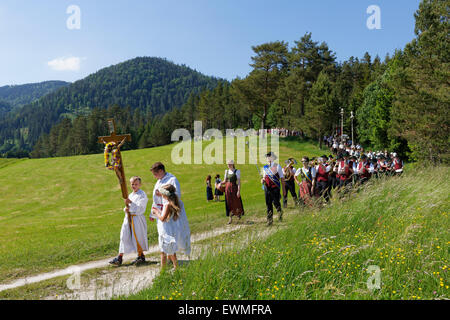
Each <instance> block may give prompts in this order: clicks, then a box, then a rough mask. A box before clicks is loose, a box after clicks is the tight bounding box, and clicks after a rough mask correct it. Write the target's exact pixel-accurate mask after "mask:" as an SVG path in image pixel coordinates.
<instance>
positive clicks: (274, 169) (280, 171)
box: [263, 162, 284, 179]
mask: <svg viewBox="0 0 450 320" xmlns="http://www.w3.org/2000/svg"><path fill="white" fill-rule="evenodd" d="M269 168H270V170H271V171H272V172H273V173H274V174H276V173H278V176H279V177H280V179H281V178H284V174H283V168H282V167H281V166H280V165H279V164H278V163H276V162H272V163H271V164H269ZM265 177H266V172H265V170H264V169H263V178H265Z"/></svg>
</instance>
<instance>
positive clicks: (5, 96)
mask: <svg viewBox="0 0 450 320" xmlns="http://www.w3.org/2000/svg"><path fill="white" fill-rule="evenodd" d="M68 85H70V82H65V81H58V80H52V81H43V82H38V83H26V84H20V85H8V86H2V87H0V100H1V101H5V102H7V103H8V104H9V105H10V106H11V108H12V109H14V108H17V107H21V106H24V105H26V104H29V103H32V102H34V101H36V100H38V99H39V98H41V97H43V96H45V95H46V94H49V93H50V92H53V91H55V90H58V89H59V88H61V87H65V86H68Z"/></svg>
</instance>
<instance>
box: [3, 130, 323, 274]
mask: <svg viewBox="0 0 450 320" xmlns="http://www.w3.org/2000/svg"><path fill="white" fill-rule="evenodd" d="M269 141H270V140H269ZM208 144H209V143H208V142H205V147H206V146H207V145H208ZM173 146H174V145H168V146H163V147H158V148H150V149H141V150H134V151H125V152H122V156H123V161H124V165H125V174H126V177H127V179H128V178H129V177H130V176H132V175H139V176H141V177H142V179H143V187H142V189H143V190H144V191H145V192H146V193H147V195H148V196H149V197H150V198H151V195H152V191H153V187H154V184H155V182H156V181H155V179H154V177H153V176H152V174H151V172H150V170H149V168H150V166H151V165H152V164H153V163H154V162H156V161H162V162H163V163H164V164H165V165H166V169H167V171H168V172H171V173H173V174H174V175H176V176H177V177H178V180H179V181H180V184H181V190H182V200H183V201H184V202H185V206H186V210H187V214H188V219H189V223H190V226H191V231H192V233H198V232H201V231H204V230H210V229H211V228H216V227H222V226H224V225H225V224H226V222H227V219H226V217H225V207H224V203H223V202H218V203H216V202H211V203H207V201H206V190H205V189H206V188H205V179H206V176H207V175H208V174H210V175H212V176H214V175H215V174H217V173H218V174H220V175H221V177H223V173H224V171H225V169H226V166H225V165H223V164H212V165H206V164H202V165H183V164H181V165H175V164H173V163H172V162H171V152H172V148H173ZM191 152H192V155H193V152H194V148H192V150H191ZM280 153H281V157H280V158H281V162H284V160H285V159H287V158H288V157H291V156H294V157H296V158H297V159H298V158H301V156H303V155H308V156H318V155H321V154H323V153H324V151H321V150H319V149H318V148H317V147H316V146H315V145H313V144H311V143H309V142H304V141H299V140H296V139H294V140H293V139H290V140H285V141H283V140H282V141H281V142H280ZM247 157H248V152H247ZM192 159H193V158H192ZM237 167H238V169H240V170H241V171H242V193H241V194H242V198H243V203H244V208H245V210H246V216H245V218H253V217H257V216H260V217H264V211H265V209H264V208H265V205H264V194H263V192H262V190H261V185H260V182H259V180H260V179H259V176H258V174H257V172H256V169H255V166H254V165H250V164H247V165H238V166H237ZM222 200H223V197H222ZM150 202H151V200H150ZM150 205H151V204H149V207H150ZM123 206H124V204H123V200H122V199H121V193H120V188H119V184H118V181H117V178H116V176H115V174H114V173H113V172H112V171H109V170H107V169H105V167H104V159H103V154H96V155H87V156H76V157H61V158H48V159H27V160H16V159H13V160H10V159H0V208H1V209H2V210H1V211H0V256H1V257H2V258H1V263H0V283H6V282H10V281H13V280H14V279H17V278H21V277H25V276H29V275H34V274H37V273H40V272H47V271H52V270H55V269H59V268H65V267H68V266H71V265H73V264H77V263H83V262H87V261H92V260H95V259H101V258H107V257H112V256H114V255H116V254H117V250H118V246H119V233H120V228H121V224H122V221H123V211H122V208H123ZM148 226H149V227H148V237H149V244H157V231H156V225H155V224H154V223H150V222H149V223H148Z"/></svg>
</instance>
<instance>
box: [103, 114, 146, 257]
mask: <svg viewBox="0 0 450 320" xmlns="http://www.w3.org/2000/svg"><path fill="white" fill-rule="evenodd" d="M108 128H109V133H110V135H109V136H103V137H98V142H99V143H103V144H104V145H105V152H104V155H105V166H106V167H107V168H108V169H109V170H114V172H115V173H116V175H117V178H118V179H119V184H120V189H121V190H122V198H123V199H125V203H126V209H127V210H126V211H125V212H126V214H127V219H128V226H129V230H130V236H131V237H132V238H133V236H134V239H135V240H136V246H137V250H138V252H139V255H141V254H142V253H143V251H142V248H141V246H140V244H139V242H138V239H137V236H136V232H135V230H134V221H133V217H132V215H131V214H130V212H129V202H130V200H129V199H128V189H127V183H126V180H125V171H124V168H123V162H122V155H121V153H120V148H121V147H122V146H123V144H124V143H125V141H131V135H130V134H124V135H118V134H117V133H116V124H115V122H114V119H108ZM127 199H128V200H127ZM127 201H129V202H127ZM133 216H135V215H133Z"/></svg>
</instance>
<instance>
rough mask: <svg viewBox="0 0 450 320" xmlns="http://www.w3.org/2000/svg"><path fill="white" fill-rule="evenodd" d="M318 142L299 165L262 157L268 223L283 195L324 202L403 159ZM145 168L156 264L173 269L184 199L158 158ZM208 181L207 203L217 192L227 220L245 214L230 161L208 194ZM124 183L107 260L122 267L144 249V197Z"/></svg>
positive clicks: (186, 233)
mask: <svg viewBox="0 0 450 320" xmlns="http://www.w3.org/2000/svg"><path fill="white" fill-rule="evenodd" d="M324 143H325V145H327V146H328V147H329V148H330V151H331V154H330V155H328V156H327V155H322V156H321V157H317V158H312V159H309V158H308V157H307V156H303V157H302V158H301V163H297V161H296V160H295V158H294V157H290V158H288V159H287V160H286V161H285V166H284V167H282V166H281V165H280V164H279V163H278V162H277V161H276V160H277V159H278V156H277V155H276V154H275V153H274V152H268V153H267V154H266V155H265V158H266V160H267V164H266V165H265V166H264V167H263V168H262V170H261V172H260V177H261V180H260V181H261V184H262V186H263V190H264V198H265V204H266V219H267V225H268V226H270V225H272V224H273V215H274V210H276V213H277V216H278V220H279V221H282V219H283V208H287V203H288V196H289V195H290V196H291V197H292V200H293V202H294V205H295V206H307V207H313V206H314V205H316V204H317V203H321V204H325V205H326V204H327V203H328V202H329V201H330V198H331V197H332V196H334V194H337V195H338V197H341V196H342V195H343V194H346V193H347V192H348V191H350V189H351V188H353V187H357V186H360V185H363V184H365V183H366V182H367V181H369V180H370V179H373V178H379V177H382V176H389V175H401V174H402V172H403V161H402V160H401V159H400V158H399V156H398V155H397V154H396V153H388V152H387V150H384V151H375V152H374V151H372V150H369V151H368V152H365V151H364V149H363V148H362V147H361V146H360V145H354V144H353V142H352V141H348V140H345V139H342V137H336V136H330V137H326V136H325V137H324ZM294 166H298V168H295V167H294ZM258 170H259V169H258ZM150 171H151V172H152V174H153V176H154V178H155V179H156V180H157V181H156V184H155V186H154V189H153V197H152V198H153V203H152V206H151V210H150V215H149V219H150V221H155V220H156V221H157V222H156V225H157V231H158V245H159V249H160V253H161V267H162V268H164V267H165V266H166V265H167V260H170V261H171V262H172V264H173V267H174V268H177V266H178V261H177V255H176V254H177V253H178V252H180V253H184V254H186V255H188V256H189V255H190V252H191V240H190V236H191V235H190V228H189V222H188V220H187V215H186V210H185V208H184V203H183V201H181V189H180V183H179V181H178V179H177V178H176V177H175V176H174V175H172V174H171V173H168V172H166V169H165V166H164V165H163V164H162V163H161V162H156V163H155V164H153V165H152V167H151V168H150ZM212 185H213V184H212V177H211V175H208V176H207V178H206V194H207V201H208V202H210V201H212V200H216V201H219V200H220V196H221V195H224V196H225V200H224V203H225V214H226V216H227V217H228V219H229V220H228V224H231V223H232V222H233V217H236V218H237V219H238V220H240V219H241V217H242V216H243V215H244V212H245V211H244V205H243V201H242V197H241V194H242V192H241V171H240V170H239V169H237V168H236V166H235V163H234V161H233V160H232V159H230V160H228V161H227V169H226V170H225V173H224V179H223V180H221V179H220V175H219V174H216V175H215V183H214V186H215V190H214V196H213V190H212ZM296 185H297V186H298V193H297V191H296ZM130 186H131V189H132V190H133V192H132V193H130V194H129V196H128V197H127V198H126V199H124V203H125V208H124V212H125V217H124V220H123V223H122V228H121V232H120V243H119V254H118V256H117V257H115V258H114V259H112V260H111V261H110V264H113V265H117V266H120V265H122V262H123V255H124V254H127V253H132V252H135V253H137V258H136V259H135V260H134V261H133V262H132V264H141V263H145V255H144V252H145V251H147V250H148V238H147V222H146V219H145V212H146V209H147V203H148V198H147V195H146V193H145V192H144V191H143V190H142V189H141V187H142V179H141V178H140V177H138V176H134V177H132V178H131V179H130ZM333 190H336V191H337V193H335V192H333Z"/></svg>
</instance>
